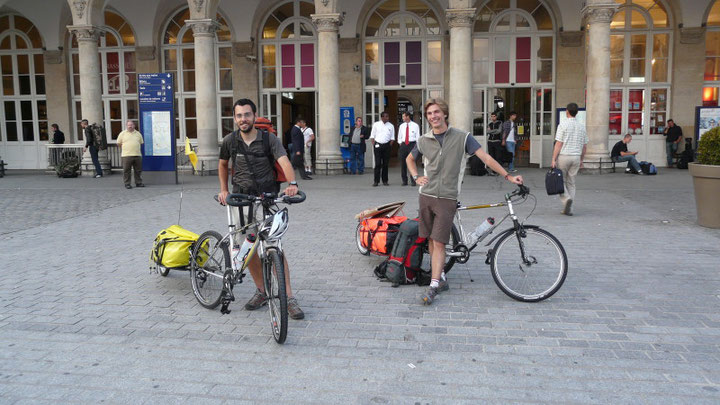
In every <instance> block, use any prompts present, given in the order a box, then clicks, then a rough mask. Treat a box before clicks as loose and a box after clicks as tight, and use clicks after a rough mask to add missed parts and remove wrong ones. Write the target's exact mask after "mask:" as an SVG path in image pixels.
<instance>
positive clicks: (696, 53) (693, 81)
mask: <svg viewBox="0 0 720 405" xmlns="http://www.w3.org/2000/svg"><path fill="white" fill-rule="evenodd" d="M675 32H676V34H675V35H674V41H673V42H674V43H675V45H674V46H675V53H674V55H673V63H672V67H673V68H672V72H668V75H672V90H671V91H672V94H671V97H670V100H672V104H671V106H670V116H668V117H665V119H668V118H672V119H673V121H675V125H678V126H680V127H681V128H682V131H683V136H684V137H685V138H694V134H695V106H698V105H702V103H703V101H702V93H703V87H704V80H705V27H683V28H680V29H679V30H678V31H675ZM678 33H679V34H680V35H677V34H678ZM678 146H679V147H680V150H685V142H680V145H678ZM680 150H678V151H680ZM662 152H663V154H662V157H665V155H664V153H665V151H664V150H663V151H662ZM659 160H660V162H663V161H664V159H659Z"/></svg>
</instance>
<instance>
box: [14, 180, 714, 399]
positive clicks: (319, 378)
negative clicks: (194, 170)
mask: <svg viewBox="0 0 720 405" xmlns="http://www.w3.org/2000/svg"><path fill="white" fill-rule="evenodd" d="M522 173H523V174H524V175H525V176H526V179H527V183H528V184H529V186H530V187H531V188H532V189H533V190H534V191H535V192H536V194H537V199H538V205H537V209H536V211H535V213H534V214H533V216H532V218H531V219H530V220H529V221H528V222H529V223H534V224H538V225H541V226H543V227H545V228H546V229H548V230H549V231H551V232H552V233H553V234H555V235H556V236H557V237H558V238H559V239H560V240H561V241H562V243H563V244H564V246H565V248H566V250H567V253H568V257H569V264H570V270H569V276H568V279H567V281H566V283H565V285H564V286H563V288H562V289H561V290H560V291H559V292H558V293H557V294H556V295H555V296H554V297H552V298H551V299H549V300H547V301H544V302H541V303H535V304H529V303H520V302H516V301H513V300H511V299H509V298H508V297H506V296H505V295H504V294H502V292H500V291H499V290H498V288H497V287H496V286H495V284H494V282H493V280H492V277H491V275H490V273H489V270H488V266H486V265H485V264H484V262H483V258H482V257H480V256H481V255H478V256H475V257H474V258H472V259H471V260H470V262H469V263H468V264H466V265H456V267H454V268H453V270H452V272H450V273H449V281H450V286H451V288H450V290H449V291H448V292H446V293H443V294H441V295H440V297H439V299H438V301H437V302H436V304H433V306H430V307H424V306H421V305H420V303H419V299H418V296H419V294H420V292H421V289H420V288H418V287H416V286H402V287H400V288H391V287H390V286H389V285H388V284H386V283H381V282H379V281H377V280H376V279H375V278H374V276H373V275H372V269H373V267H374V266H375V265H376V264H377V263H378V262H379V261H380V259H379V258H377V257H365V256H361V255H360V254H359V253H358V252H357V251H356V249H355V246H354V229H355V226H356V221H355V220H354V218H353V215H354V214H355V213H356V212H358V211H360V210H361V209H364V208H368V207H372V206H375V205H377V204H379V203H384V202H390V201H395V200H407V201H408V204H407V207H406V209H405V212H406V213H407V214H409V215H414V214H415V212H416V210H417V192H416V190H414V189H413V188H411V187H400V180H399V174H398V172H397V170H392V171H391V186H390V187H383V186H380V187H376V188H374V187H371V183H372V178H371V175H368V174H366V175H364V176H336V177H326V176H322V175H318V176H316V178H315V180H313V181H305V182H302V183H301V187H302V188H303V189H304V190H305V191H307V193H308V200H307V202H306V203H304V204H300V205H296V206H292V207H291V208H290V213H291V214H290V218H291V224H290V230H289V232H288V234H287V235H286V240H285V247H286V251H287V254H288V257H289V259H290V263H291V267H292V274H293V287H294V289H295V290H296V295H297V297H298V299H299V301H300V303H301V305H302V306H303V308H304V310H305V312H306V314H307V317H306V319H305V320H303V321H292V322H291V324H290V329H289V333H288V340H287V342H286V344H285V345H283V346H280V345H277V344H275V342H274V341H273V340H272V337H271V333H270V329H269V322H268V316H267V313H266V311H267V310H266V309H261V310H259V311H256V312H249V311H245V310H243V308H242V305H243V304H244V302H245V300H247V299H248V298H249V297H250V295H251V294H252V288H251V285H250V284H251V283H250V284H248V283H245V284H243V285H240V286H238V288H237V289H236V296H237V298H238V301H237V302H235V303H234V304H233V305H232V306H231V309H232V310H233V311H232V313H230V314H229V315H221V314H220V311H219V310H215V311H210V310H207V309H204V308H202V307H200V306H199V305H198V304H197V302H196V300H195V298H194V296H193V294H192V292H191V288H190V280H189V277H188V274H187V273H185V272H177V271H175V272H170V275H169V276H168V277H161V276H159V275H156V274H151V273H150V272H149V271H148V259H147V258H148V253H149V250H150V247H151V245H152V240H153V239H154V237H155V234H156V233H157V232H158V231H160V230H161V229H163V228H165V227H167V226H169V225H171V224H174V223H176V222H177V220H178V206H179V204H178V202H179V201H178V200H179V195H180V192H179V190H180V188H179V187H178V186H153V185H149V187H147V188H146V189H132V190H125V189H124V188H122V184H121V183H122V180H121V178H120V176H117V175H114V176H110V177H106V178H102V179H91V178H80V179H57V178H55V177H52V176H46V175H30V174H16V173H13V172H10V174H9V175H8V176H6V177H5V178H3V179H0V203H1V204H2V207H3V208H2V211H0V263H2V264H3V265H4V268H5V273H4V277H3V283H2V284H0V403H12V404H14V403H53V404H55V403H73V402H75V403H100V402H103V403H171V402H172V403H175V402H185V403H193V404H201V403H223V404H224V403H251V402H260V401H263V402H266V403H270V402H272V403H274V402H278V403H307V402H312V403H340V402H342V403H360V404H378V403H380V404H382V403H411V404H412V403H422V404H426V403H473V404H476V403H479V402H482V403H508V402H523V403H538V402H565V403H633V404H635V403H693V404H702V403H707V404H711V403H712V404H717V403H719V402H720V313H719V311H718V309H719V308H720V260H719V257H720V231H718V230H710V229H705V228H701V227H699V226H697V225H695V224H694V220H695V206H694V200H693V192H692V182H691V179H690V176H689V174H688V173H687V171H677V170H662V169H661V173H660V175H658V176H653V177H650V176H647V177H645V176H629V175H625V174H620V173H618V174H607V175H602V176H589V175H586V176H581V177H580V178H579V181H578V192H577V198H576V203H575V206H574V208H575V209H576V211H575V212H576V214H575V216H574V217H566V216H562V215H560V214H559V211H560V204H559V202H558V200H557V198H555V197H548V196H547V195H545V193H544V190H543V184H544V183H543V181H544V171H543V170H540V169H534V170H533V169H529V170H522ZM185 181H186V184H185V190H184V201H183V206H182V214H181V216H180V223H181V224H182V225H183V226H184V227H186V228H188V229H190V230H194V231H196V232H198V233H200V232H202V231H204V230H207V229H214V230H218V231H223V230H224V220H225V212H224V210H223V209H222V208H221V207H219V206H218V205H217V204H216V203H215V202H214V201H213V200H212V199H211V196H212V194H213V193H214V192H216V191H217V180H216V179H215V178H207V177H206V178H200V177H191V176H187V175H186V176H185ZM511 189H512V186H511V185H510V184H507V183H504V182H502V181H498V180H497V179H496V178H490V177H480V178H477V177H467V178H466V182H465V185H464V192H463V197H462V199H463V201H464V202H466V203H469V202H486V201H496V200H500V199H501V198H502V195H503V193H505V192H508V191H510V190H511ZM530 208H531V207H530V204H526V205H521V206H519V207H518V211H519V212H520V214H527V213H529V211H530ZM488 211H491V212H492V213H494V215H496V216H501V215H502V211H501V210H485V211H474V212H472V213H468V215H466V216H465V218H466V220H467V221H468V222H471V223H474V224H477V223H479V222H480V221H481V220H482V218H483V217H484V216H485V215H486V213H487V212H488ZM471 278H472V279H473V280H474V282H471Z"/></svg>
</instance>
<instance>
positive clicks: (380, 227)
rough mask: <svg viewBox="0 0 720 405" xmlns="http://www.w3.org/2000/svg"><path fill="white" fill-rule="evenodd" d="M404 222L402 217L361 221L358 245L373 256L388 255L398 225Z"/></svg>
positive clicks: (393, 242) (398, 227) (405, 218)
mask: <svg viewBox="0 0 720 405" xmlns="http://www.w3.org/2000/svg"><path fill="white" fill-rule="evenodd" d="M406 220H407V217H403V216H392V217H387V218H386V217H380V218H366V219H363V221H362V225H361V227H360V237H361V242H360V243H361V244H362V246H363V247H364V248H367V249H368V250H370V251H371V252H373V253H375V254H381V255H388V254H390V252H391V251H392V248H393V245H394V244H395V239H396V238H397V235H398V230H399V229H400V224H402V223H403V222H405V221H406Z"/></svg>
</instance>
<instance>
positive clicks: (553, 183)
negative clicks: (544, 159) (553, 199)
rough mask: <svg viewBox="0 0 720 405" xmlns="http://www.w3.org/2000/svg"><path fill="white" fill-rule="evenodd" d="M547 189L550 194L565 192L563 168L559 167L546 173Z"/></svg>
mask: <svg viewBox="0 0 720 405" xmlns="http://www.w3.org/2000/svg"><path fill="white" fill-rule="evenodd" d="M545 190H546V191H547V193H548V195H555V194H562V193H564V192H565V185H564V184H563V174H562V170H560V169H558V168H555V169H552V168H551V169H550V170H548V172H547V173H546V174H545Z"/></svg>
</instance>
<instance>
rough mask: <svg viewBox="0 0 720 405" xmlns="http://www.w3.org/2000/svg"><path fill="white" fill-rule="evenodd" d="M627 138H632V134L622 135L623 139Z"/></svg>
mask: <svg viewBox="0 0 720 405" xmlns="http://www.w3.org/2000/svg"><path fill="white" fill-rule="evenodd" d="M627 138H632V135H631V134H625V136H624V137H623V139H627Z"/></svg>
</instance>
